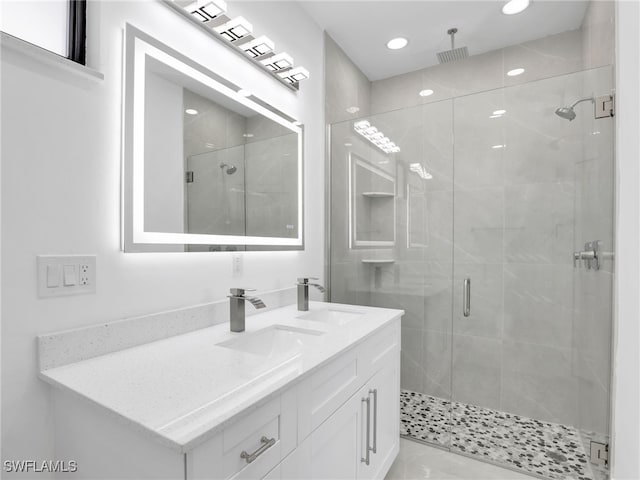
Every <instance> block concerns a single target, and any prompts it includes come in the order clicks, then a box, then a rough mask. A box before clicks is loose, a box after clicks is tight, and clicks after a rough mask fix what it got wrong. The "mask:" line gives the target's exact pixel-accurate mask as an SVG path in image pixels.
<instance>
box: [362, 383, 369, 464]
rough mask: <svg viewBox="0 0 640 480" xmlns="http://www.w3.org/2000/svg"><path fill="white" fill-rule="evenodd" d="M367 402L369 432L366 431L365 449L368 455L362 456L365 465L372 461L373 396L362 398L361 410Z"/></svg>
mask: <svg viewBox="0 0 640 480" xmlns="http://www.w3.org/2000/svg"><path fill="white" fill-rule="evenodd" d="M363 403H364V404H366V405H367V409H366V410H367V433H366V444H365V451H366V452H367V453H366V456H365V457H362V456H361V457H360V461H361V462H362V463H364V464H365V465H369V462H370V457H369V453H370V452H371V448H369V442H370V440H371V397H369V396H367V398H363V399H361V400H360V407H361V409H360V411H362V404H363Z"/></svg>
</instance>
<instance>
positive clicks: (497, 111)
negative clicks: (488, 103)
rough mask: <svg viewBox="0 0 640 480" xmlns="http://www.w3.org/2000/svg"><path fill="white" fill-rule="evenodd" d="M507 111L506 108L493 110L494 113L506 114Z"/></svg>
mask: <svg viewBox="0 0 640 480" xmlns="http://www.w3.org/2000/svg"><path fill="white" fill-rule="evenodd" d="M505 113H507V111H506V110H495V111H494V112H493V114H494V115H504V114H505Z"/></svg>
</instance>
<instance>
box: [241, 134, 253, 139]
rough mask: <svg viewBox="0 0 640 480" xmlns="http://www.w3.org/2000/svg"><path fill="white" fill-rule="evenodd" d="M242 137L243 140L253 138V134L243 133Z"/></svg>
mask: <svg viewBox="0 0 640 480" xmlns="http://www.w3.org/2000/svg"><path fill="white" fill-rule="evenodd" d="M242 136H243V137H244V138H253V133H243V134H242Z"/></svg>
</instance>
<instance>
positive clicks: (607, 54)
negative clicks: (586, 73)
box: [581, 0, 615, 68]
mask: <svg viewBox="0 0 640 480" xmlns="http://www.w3.org/2000/svg"><path fill="white" fill-rule="evenodd" d="M581 31H582V57H583V62H584V68H595V67H601V66H603V65H613V64H614V62H615V2H611V1H606V0H600V1H595V0H592V1H590V2H589V6H588V7H587V13H586V14H585V18H584V20H583V22H582V28H581Z"/></svg>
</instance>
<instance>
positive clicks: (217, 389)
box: [40, 302, 404, 453]
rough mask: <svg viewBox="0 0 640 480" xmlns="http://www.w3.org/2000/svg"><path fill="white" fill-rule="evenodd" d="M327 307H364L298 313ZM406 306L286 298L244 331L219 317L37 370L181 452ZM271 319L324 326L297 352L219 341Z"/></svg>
mask: <svg viewBox="0 0 640 480" xmlns="http://www.w3.org/2000/svg"><path fill="white" fill-rule="evenodd" d="M327 309H332V310H340V311H345V312H354V313H362V315H361V316H359V317H358V318H355V319H354V320H352V321H350V322H348V323H346V324H344V325H333V324H330V323H327V322H324V321H311V320H305V319H303V318H297V317H304V316H306V315H309V314H310V313H313V312H317V311H321V310H327ZM403 313H404V312H403V311H402V310H392V309H384V308H373V307H364V306H352V305H340V304H333V303H321V302H310V307H309V312H299V311H297V308H296V305H290V306H286V307H282V308H278V309H274V310H270V311H267V312H265V313H261V314H257V315H252V316H250V317H247V320H246V331H245V332H243V333H232V332H230V331H229V324H228V323H224V324H220V325H215V326H212V327H209V328H203V329H200V330H196V331H193V332H190V333H186V334H183V335H177V336H174V337H170V338H166V339H163V340H158V341H155V342H152V343H147V344H143V345H139V346H135V347H131V348H126V349H124V350H120V351H116V352H111V353H107V354H105V355H101V356H98V357H94V358H90V359H87V360H82V361H78V362H75V363H69V364H67V365H63V366H58V367H55V368H49V369H44V370H42V371H41V372H40V378H42V379H43V380H44V381H46V382H48V383H50V384H52V385H53V386H55V387H59V388H62V389H66V390H68V391H70V392H72V393H74V394H77V395H80V396H82V397H84V398H85V399H87V400H88V401H91V402H93V403H94V404H96V405H99V406H100V407H102V408H105V409H107V411H108V412H109V413H111V414H112V415H115V416H116V417H120V420H124V421H125V422H127V423H129V424H130V425H131V426H132V427H135V428H138V429H139V430H141V431H142V432H144V433H146V434H147V435H149V436H150V437H152V438H155V439H156V440H159V441H160V442H162V443H163V444H165V445H166V446H168V447H170V448H172V449H174V450H177V451H179V452H182V453H184V452H187V451H188V450H190V449H192V448H193V447H195V446H196V445H198V444H200V443H202V442H203V441H205V440H206V439H208V438H210V437H211V436H213V435H214V434H215V433H217V432H218V431H219V430H220V429H221V428H223V427H224V426H225V425H227V424H229V423H232V422H233V421H235V420H236V419H237V418H239V417H240V416H242V415H243V414H244V413H245V412H246V411H247V410H249V409H251V408H252V407H253V408H255V407H256V406H257V405H258V404H261V403H263V401H264V400H266V399H268V398H271V397H273V396H274V395H277V394H279V393H281V392H282V391H283V390H284V389H285V388H288V387H289V386H292V385H293V384H294V383H297V382H298V381H299V380H301V379H302V378H304V377H306V376H307V375H308V374H310V373H311V372H312V371H314V370H316V369H317V368H318V367H320V366H321V365H323V364H325V363H326V362H328V361H329V360H331V359H332V358H333V357H335V356H336V355H337V354H339V353H341V352H343V351H345V350H347V349H349V348H350V347H353V346H354V345H356V344H358V343H360V342H361V341H363V340H364V339H365V338H366V337H368V336H369V335H371V334H372V333H374V332H375V331H377V330H378V329H380V328H382V327H384V326H385V325H387V324H389V323H391V322H392V321H394V320H397V319H398V318H400V316H402V314H403ZM272 325H283V326H289V327H294V328H300V329H309V330H314V331H316V332H322V334H321V335H314V336H313V337H314V338H313V345H312V346H305V347H304V348H302V349H301V351H299V352H298V353H296V354H295V355H292V354H286V355H284V354H281V352H274V353H271V354H270V355H269V356H268V357H265V356H263V355H256V354H252V353H245V352H242V351H238V350H234V349H231V348H226V347H223V346H219V345H217V344H219V343H221V342H225V341H228V340H231V339H235V338H238V337H240V336H243V335H248V334H251V333H252V332H256V331H259V330H262V329H264V328H266V327H269V326H272Z"/></svg>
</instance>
